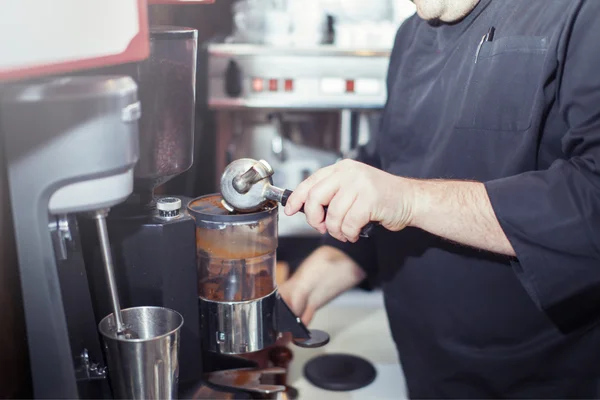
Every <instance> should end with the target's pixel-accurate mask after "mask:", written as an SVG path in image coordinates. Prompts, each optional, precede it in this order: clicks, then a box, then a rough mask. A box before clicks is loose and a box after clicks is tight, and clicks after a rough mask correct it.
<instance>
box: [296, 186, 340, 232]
mask: <svg viewBox="0 0 600 400" xmlns="http://www.w3.org/2000/svg"><path fill="white" fill-rule="evenodd" d="M340 184H341V183H340V180H339V179H336V176H335V175H330V176H328V177H327V178H324V179H322V180H321V181H320V182H319V183H317V184H316V185H314V186H313V187H312V188H311V190H310V192H309V193H308V196H307V198H306V202H305V203H304V214H306V221H307V222H308V224H309V225H310V226H312V227H313V228H316V229H319V227H322V224H323V222H324V221H325V210H324V208H323V207H325V206H327V205H329V202H331V199H333V197H334V196H335V195H336V193H337V192H338V190H339V188H340ZM323 233H324V232H323Z"/></svg>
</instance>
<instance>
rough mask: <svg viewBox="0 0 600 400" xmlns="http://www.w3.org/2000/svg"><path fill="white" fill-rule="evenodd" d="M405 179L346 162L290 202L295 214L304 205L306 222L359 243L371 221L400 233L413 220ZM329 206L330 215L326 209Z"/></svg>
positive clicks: (303, 187) (321, 172)
mask: <svg viewBox="0 0 600 400" xmlns="http://www.w3.org/2000/svg"><path fill="white" fill-rule="evenodd" d="M409 189H410V185H408V184H407V182H406V180H404V179H402V178H400V177H397V176H394V175H392V174H388V173H387V172H384V171H381V170H379V169H376V168H373V167H370V166H368V165H366V164H362V163H359V162H356V161H351V160H343V161H340V162H339V163H337V164H334V165H331V166H329V167H326V168H323V169H320V170H319V171H317V172H316V173H315V174H313V175H312V176H311V177H309V178H308V179H306V180H305V181H304V182H302V183H301V184H300V185H299V186H298V187H297V188H296V190H294V192H293V194H292V195H291V196H290V198H289V199H288V201H287V205H286V207H285V213H286V214H287V215H293V214H295V213H297V212H298V210H300V208H301V207H302V205H304V213H305V214H306V220H307V222H308V223H309V224H310V225H311V226H312V227H313V228H315V229H317V230H318V231H319V232H321V233H325V232H329V234H330V235H331V236H333V237H334V238H336V239H338V240H341V241H343V242H345V241H350V242H356V241H357V240H358V238H359V234H360V230H361V229H362V228H363V227H364V226H365V225H366V224H368V223H369V222H371V221H376V222H379V223H381V225H383V226H384V227H385V228H386V229H389V230H391V231H399V230H401V229H403V228H404V227H406V226H407V225H408V224H409V223H410V220H411V214H412V205H413V198H412V192H411V191H410V190H409ZM324 206H329V209H328V210H327V215H326V216H325V215H324V211H323V207H324Z"/></svg>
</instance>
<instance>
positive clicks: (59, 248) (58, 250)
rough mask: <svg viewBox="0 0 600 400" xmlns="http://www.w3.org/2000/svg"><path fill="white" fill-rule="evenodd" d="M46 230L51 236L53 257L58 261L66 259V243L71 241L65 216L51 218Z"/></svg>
mask: <svg viewBox="0 0 600 400" xmlns="http://www.w3.org/2000/svg"><path fill="white" fill-rule="evenodd" d="M51 221H52V222H50V224H48V228H49V229H50V235H51V236H52V244H53V245H54V255H55V256H56V258H57V259H58V260H66V259H67V241H71V240H72V237H71V230H70V228H69V220H68V217H67V215H65V214H63V215H58V216H56V217H51Z"/></svg>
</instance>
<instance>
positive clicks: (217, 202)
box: [188, 194, 278, 224]
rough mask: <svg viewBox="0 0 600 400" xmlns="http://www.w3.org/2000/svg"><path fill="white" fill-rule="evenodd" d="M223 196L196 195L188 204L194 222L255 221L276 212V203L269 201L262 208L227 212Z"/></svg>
mask: <svg viewBox="0 0 600 400" xmlns="http://www.w3.org/2000/svg"><path fill="white" fill-rule="evenodd" d="M222 200H223V197H222V196H221V195H220V194H209V195H206V196H201V197H198V198H196V199H194V200H192V201H190V203H189V204H188V211H189V213H190V214H191V215H192V216H193V217H194V219H195V220H196V224H199V223H201V222H221V223H236V222H257V221H260V220H262V219H264V218H267V217H269V216H271V215H273V214H276V213H277V208H278V204H277V203H276V202H274V201H270V202H268V203H267V204H265V205H264V207H263V209H262V210H259V211H257V212H252V213H237V212H229V211H228V210H227V209H226V208H225V207H223V204H222V203H221V201H222Z"/></svg>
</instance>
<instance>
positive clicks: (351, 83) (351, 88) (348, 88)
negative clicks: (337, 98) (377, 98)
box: [346, 79, 354, 93]
mask: <svg viewBox="0 0 600 400" xmlns="http://www.w3.org/2000/svg"><path fill="white" fill-rule="evenodd" d="M346 93H354V81H353V80H351V79H348V80H347V81H346Z"/></svg>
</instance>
